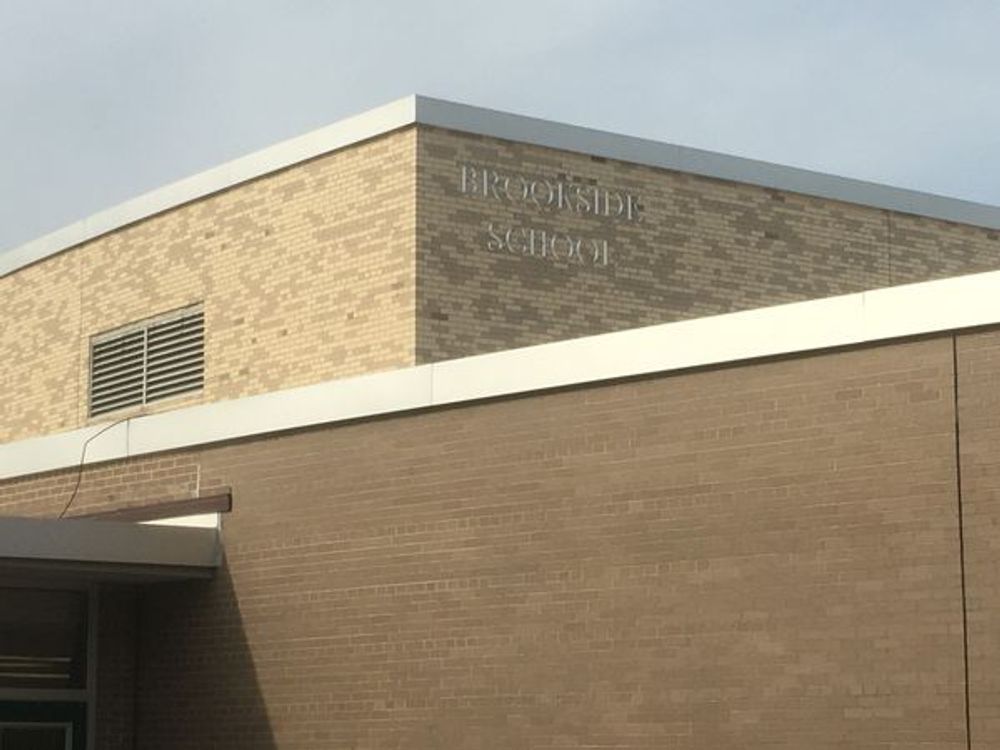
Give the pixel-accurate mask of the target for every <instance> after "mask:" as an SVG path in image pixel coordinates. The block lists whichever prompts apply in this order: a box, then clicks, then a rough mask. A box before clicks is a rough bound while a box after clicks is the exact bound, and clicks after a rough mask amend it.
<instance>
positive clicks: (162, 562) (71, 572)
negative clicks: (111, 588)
mask: <svg viewBox="0 0 1000 750" xmlns="http://www.w3.org/2000/svg"><path fill="white" fill-rule="evenodd" d="M221 560H222V544H221V540H220V536H219V529H218V528H198V527H189V526H164V525H150V524H141V523H124V522H121V521H105V520H87V519H82V520H81V519H61V520H56V519H36V518H0V577H6V576H12V577H14V576H16V577H24V576H30V575H40V576H50V575H59V576H71V577H73V578H78V577H79V578H84V579H89V580H118V581H123V582H135V583H141V582H144V581H149V582H152V581H169V580H173V581H177V580H184V579H191V578H208V577H211V576H212V574H213V573H214V572H215V570H216V568H218V567H219V565H220V563H221Z"/></svg>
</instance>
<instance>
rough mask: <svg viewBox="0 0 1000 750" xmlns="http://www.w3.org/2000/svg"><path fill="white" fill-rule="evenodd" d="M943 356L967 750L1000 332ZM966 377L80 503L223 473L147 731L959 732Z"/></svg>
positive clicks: (279, 457)
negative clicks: (228, 498) (222, 495)
mask: <svg viewBox="0 0 1000 750" xmlns="http://www.w3.org/2000/svg"><path fill="white" fill-rule="evenodd" d="M957 350H958V353H959V365H958V372H959V394H960V410H959V415H960V420H959V424H960V429H961V437H962V440H961V441H960V444H961V454H960V455H961V466H962V482H963V485H964V492H965V493H966V498H965V500H966V501H965V513H964V522H965V525H964V537H965V547H966V556H967V566H966V581H965V586H966V589H967V596H966V598H967V602H968V605H969V623H970V629H969V654H970V657H971V659H970V662H969V663H970V667H971V672H970V677H971V680H970V682H969V683H968V688H969V691H970V694H971V706H972V727H973V743H974V744H973V746H974V747H976V748H983V750H985V748H987V747H993V746H994V745H995V744H996V740H997V729H998V726H1000V724H998V722H997V718H996V717H997V716H998V715H1000V712H998V710H997V706H998V702H997V701H998V697H1000V691H998V688H997V685H998V683H997V681H996V678H995V677H994V676H993V673H994V672H995V671H996V670H995V669H992V668H991V664H993V662H995V661H996V657H997V654H998V653H1000V647H998V644H997V642H996V638H995V634H994V632H993V631H995V630H996V627H995V625H996V620H997V616H998V615H997V613H998V611H1000V610H998V608H997V604H996V602H997V601H998V600H997V596H996V590H997V586H996V575H995V569H996V565H995V560H996V549H995V548H996V544H995V540H994V539H993V538H992V537H993V536H994V534H993V532H994V530H995V528H996V522H997V519H996V518H995V517H996V513H995V512H993V511H992V510H991V508H992V507H993V506H994V505H996V503H995V500H996V498H997V492H998V487H1000V483H998V481H997V477H1000V468H998V467H1000V463H998V461H997V459H996V456H995V451H994V450H992V446H993V445H995V443H996V435H995V434H994V433H995V432H996V427H995V423H996V421H997V420H996V415H995V414H994V412H995V411H996V410H995V409H994V408H993V407H994V406H995V405H996V403H997V397H996V396H995V394H994V391H996V387H995V375H993V374H991V373H993V372H994V371H995V370H996V367H995V365H996V360H997V359H998V358H1000V334H997V333H993V332H986V333H975V334H963V335H961V336H959V337H958V345H957ZM954 384H955V380H954V377H953V341H952V338H951V337H948V336H940V337H933V338H928V339H924V340H920V341H912V342H902V343H894V344H884V345H879V346H872V347H865V348H858V349H853V350H847V351H839V352H827V353H823V354H816V355H810V356H799V357H790V358H786V359H780V360H772V361H762V362H757V363H747V364H742V365H739V366H732V367H726V368H715V369H710V370H704V371H694V372H688V373H679V374H673V375H669V376H658V377H650V378H645V379H640V380H634V381H628V382H621V383H610V384H603V385H597V386H587V387H583V388H579V389H573V390H569V391H562V392H555V393H548V394H538V395H533V396H527V397H522V398H513V399H504V400H498V401H494V402H487V403H479V404H469V405H464V406H461V407H455V408H448V409H441V410H433V411H427V412H423V413H418V414H410V415H404V416H398V417H388V418H381V419H374V420H370V421H362V422H358V423H353V424H346V425H340V426H334V427H329V428H322V429H315V430H306V431H300V432H297V433H292V434H286V435H282V436H272V437H270V438H264V439H254V440H247V441H241V442H239V443H234V444H227V445H219V446H210V447H206V448H203V449H200V450H198V451H191V452H178V453H173V454H164V455H161V456H154V457H150V458H146V459H141V460H132V461H126V462H116V463H112V464H107V465H104V466H100V467H94V468H89V469H88V470H87V471H86V472H85V474H84V479H83V482H82V485H81V493H80V498H81V501H80V502H81V505H80V506H79V507H74V509H73V512H80V513H82V512H85V511H86V510H88V509H93V508H95V507H98V506H99V507H107V506H109V505H114V504H119V505H125V504H139V503H143V502H147V501H148V500H149V499H150V498H153V497H160V496H162V495H161V492H162V491H164V490H168V489H171V488H174V489H175V490H176V491H178V492H183V491H184V490H185V488H188V487H189V486H190V482H191V481H192V479H191V478H192V475H196V476H197V481H199V482H200V483H201V485H202V486H218V485H230V486H232V487H233V491H234V509H233V512H232V513H231V514H230V515H229V516H227V517H226V519H225V525H224V536H225V548H226V567H225V570H224V571H223V572H222V573H221V574H220V575H219V576H218V577H217V578H216V579H215V580H213V581H211V582H199V583H196V584H178V585H160V586H156V587H152V588H148V589H146V590H145V591H144V593H143V596H142V599H141V602H140V606H139V613H138V614H139V618H140V623H141V626H140V627H141V631H140V632H141V638H140V644H139V645H140V648H139V661H138V677H137V681H138V685H139V691H138V696H137V704H136V725H135V732H136V739H137V744H136V746H137V747H142V748H176V747H185V748H195V749H196V748H216V749H218V748H227V747H232V748H237V747H239V748H248V747H249V748H279V747H280V748H282V749H283V750H284V749H288V750H305V749H306V748H315V749H317V750H318V749H319V748H324V750H325V749H326V748H330V747H337V748H354V749H355V750H387V749H388V748H393V749H394V750H432V749H437V748H449V749H452V748H454V749H456V750H485V749H486V748H555V747H576V748H582V747H617V748H665V747H669V748H678V749H685V750H686V749H688V748H690V749H692V750H693V749H694V748H705V747H712V748H720V749H722V750H725V749H726V748H733V749H734V750H735V749H736V748H740V749H741V750H744V749H747V748H751V749H756V748H759V749H760V750H764V749H765V748H766V749H767V750H770V749H772V748H792V747H795V748H799V747H809V748H817V749H818V750H824V749H826V748H837V749H838V750H839V749H844V750H846V749H847V748H851V750H857V749H861V750H876V749H878V750H884V748H890V747H892V748H897V747H898V748H903V747H906V748H916V747H933V748H936V749H937V748H944V749H945V750H960V749H961V748H965V747H966V723H965V692H966V681H965V663H966V662H965V654H964V647H963V644H964V624H963V606H962V603H963V585H962V570H963V567H962V555H961V544H960V528H959V507H960V506H959V501H958V473H957V471H956V462H955V458H956V451H955V446H956V440H955V435H956V433H955V425H956V419H955V416H956V414H955V408H954ZM194 467H196V468H194ZM138 478H142V481H139V482H137V481H136V480H137V479H138ZM71 479H75V475H74V473H73V472H56V473H53V474H50V475H44V476H40V477H37V478H33V479H32V478H28V479H22V480H17V481H14V482H7V483H4V484H0V509H2V512H7V511H9V510H15V512H17V513H18V514H20V515H24V514H35V515H49V514H52V513H53V511H54V510H55V509H57V508H59V507H61V506H62V504H63V503H64V501H65V498H66V497H67V495H66V487H67V485H70V484H71ZM99 700H100V698H99ZM121 731H122V732H124V731H125V730H121Z"/></svg>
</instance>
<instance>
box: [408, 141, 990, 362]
mask: <svg viewBox="0 0 1000 750" xmlns="http://www.w3.org/2000/svg"><path fill="white" fill-rule="evenodd" d="M417 150H418V156H417V167H418V197H417V200H418V205H417V216H418V227H417V237H418V244H419V247H420V254H419V258H418V265H417V290H418V291H417V310H418V312H417V321H418V322H417V359H418V361H420V362H428V361H434V360H440V359H449V358H452V357H457V356H465V355H468V354H474V353H480V352H484V351H494V350H500V349H506V348H511V347H515V346H523V345H528V344H537V343H541V342H545V341H553V340H558V339H564V338H572V337H575V336H583V335H588V334H593V333H602V332H605V331H610V330H617V329H622V328H633V327H636V326H641V325H650V324H654V323H663V322H666V321H670V320H678V319H683V318H692V317H698V316H703V315H713V314H718V313H725V312H732V311H735V310H743V309H749V308H754V307H763V306H767V305H774V304H778V303H783V302H792V301H797V300H804V299H811V298H817V297H827V296H831V295H836V294H845V293H850V292H857V291H861V290H864V289H872V288H877V287H883V286H890V285H893V284H901V283H907V282H912V281H924V280H928V279H934V278H942V277H947V276H956V275H960V274H965V273H973V272H976V271H983V270H990V269H995V268H997V267H1000V264H998V261H997V260H996V258H997V254H998V251H1000V241H998V237H997V233H996V232H995V231H990V230H986V229H981V228H977V227H969V226H963V225H958V224H951V223H948V222H943V221H937V220H933V219H925V218H920V217H914V216H907V215H902V214H897V213H892V212H888V211H882V210H878V209H872V208H865V207H862V206H856V205H851V204H847V203H839V202H836V201H830V200H824V199H820V198H810V197H806V196H802V195H797V194H794V193H788V192H783V191H777V190H769V189H764V188H759V187H754V186H751V185H742V184H738V183H731V182H724V181H721V180H713V179H708V178H703V177H697V176H694V175H688V174H682V173H677V172H670V171H666V170H661V169H654V168H650V167H642V166H638V165H634V164H626V163H620V162H614V161H609V160H607V159H603V158H596V157H590V156H586V155H581V154H573V153H568V152H563V151H556V150H552V149H544V148H540V147H536V146H528V145H523V144H517V143H511V142H506V141H500V140H496V139H492V138H486V137H481V136H475V135H469V134H462V133H455V132H450V131H445V130H440V129H435V128H421V129H420V131H419V133H418V137H417ZM462 163H471V164H473V165H477V166H480V167H483V166H485V167H492V168H496V169H499V170H501V171H503V172H505V173H508V174H521V175H526V176H528V177H530V178H544V179H546V180H549V181H552V182H556V181H559V180H563V181H567V182H570V183H574V184H579V185H585V186H586V185H594V184H596V185H598V186H600V187H602V188H609V189H611V190H615V191H624V192H631V193H633V194H635V195H637V196H638V197H639V199H640V202H641V205H642V208H643V210H642V212H641V215H642V221H641V222H628V221H616V220H613V219H609V218H606V217H595V216H590V215H586V214H576V213H574V212H572V211H568V210H563V211H559V210H554V209H552V208H538V207H536V206H533V205H531V204H529V203H525V202H521V201H514V202H504V201H497V200H492V199H483V198H482V197H479V198H475V197H471V196H470V195H463V194H462V192H461V168H460V165H461V164H462ZM542 197H543V198H544V193H542ZM489 222H495V223H497V224H498V225H500V226H503V227H534V228H542V229H548V230H555V231H558V232H561V233H568V234H571V235H573V236H578V237H588V238H597V239H599V240H601V241H607V242H608V244H609V247H610V249H611V262H610V263H609V265H608V266H607V267H593V266H592V265H581V264H579V263H570V262H566V261H565V260H561V261H560V262H553V261H551V260H548V259H542V258H539V257H525V256H524V255H523V254H517V253H515V254H511V253H509V252H506V251H499V252H496V251H494V252H491V251H490V250H488V249H487V243H488V240H489V234H488V231H487V226H488V223H489Z"/></svg>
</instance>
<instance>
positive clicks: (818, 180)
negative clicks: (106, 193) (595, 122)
mask: <svg viewBox="0 0 1000 750" xmlns="http://www.w3.org/2000/svg"><path fill="white" fill-rule="evenodd" d="M414 124H421V125H429V126H434V127H439V128H446V129H448V130H455V131H460V132H465V133H474V134H476V135H484V136H490V137H494V138H501V139H504V140H509V141H516V142H519V143H527V144H533V145H537V146H545V147H548V148H555V149H561V150H565V151H574V152H578V153H583V154H590V155H593V156H601V157H605V158H608V159H615V160H619V161H625V162H631V163H634V164H640V165H646V166H652V167H659V168H663V169H669V170H675V171H679V172H686V173H688V174H694V175H700V176H703V177H713V178H717V179H721V180H729V181H732V182H739V183H746V184H750V185H757V186H761V187H769V188H775V189H778V190H787V191H790V192H794V193H801V194H803V195H809V196H814V197H819V198H828V199H831V200H837V201H844V202H846V203H855V204H859V205H864V206H871V207H874V208H880V209H888V210H892V211H899V212H901V213H907V214H915V215H918V216H926V217H929V218H933V219H943V220H945V221H952V222H957V223H960V224H971V225H974V226H980V227H985V228H991V229H1000V207H997V206H991V205H987V204H983V203H975V202H972V201H964V200H959V199H956V198H947V197H944V196H939V195H933V194H930V193H922V192H919V191H915V190H906V189H903V188H896V187H890V186H887V185H880V184H877V183H873V182H866V181H864V180H854V179H849V178H846V177H838V176H835V175H830V174H824V173H821V172H813V171H810V170H807V169H798V168H796V167H786V166H781V165H778V164H772V163H769V162H764V161H757V160H754V159H744V158H742V157H738V156H729V155H727V154H720V153H715V152H712V151H703V150H701V149H696V148H688V147H686V146H676V145H672V144H669V143H662V142H659V141H654V140H649V139H646V138H636V137H633V136H627V135H619V134H616V133H609V132H606V131H602V130H594V129H591V128H584V127H578V126H575V125H566V124H562V123H556V122H551V121H549V120H542V119H538V118H535V117H525V116H523V115H515V114H509V113H507V112H498V111H496V110H491V109H484V108H481V107H472V106H468V105H465V104H457V103H455V102H448V101H443V100H440V99H431V98H428V97H424V96H410V97H406V98H405V99H399V100H397V101H395V102H392V103H390V104H386V105H383V106H381V107H378V108H376V109H372V110H369V111H368V112H364V113H362V114H359V115H355V116H354V117H349V118H347V119H344V120H340V121H339V122H336V123H334V124H332V125H329V126H327V127H324V128H320V129H319V130H315V131H313V132H311V133H307V134H306V135H302V136H299V137H297V138H292V139H290V140H287V141H283V142H281V143H278V144H276V145H274V146H270V147H268V148H265V149H263V150H261V151H257V152H255V153H252V154H250V155H248V156H244V157H241V158H239V159H235V160H233V161H230V162H227V163H225V164H222V165H220V166H217V167H214V168H212V169H209V170H207V171H204V172H201V173H199V174H196V175H194V176H192V177H188V178H186V179H183V180H180V181H178V182H174V183H171V184H168V185H165V186H164V187H161V188H159V189H157V190H154V191H152V192H149V193H146V194H144V195H141V196H139V197H137V198H133V199H132V200H129V201H126V202H125V203H122V204H119V205H118V206H115V207H114V208H109V209H107V210H105V211H100V212H98V213H96V214H93V215H92V216H89V217H87V218H85V219H83V220H82V221H78V222H76V223H74V224H70V225H69V226H67V227H64V228H63V229H60V230H57V231H55V232H52V233H51V234H47V235H45V236H43V237H40V238H38V239H36V240H32V241H31V242H28V243H26V244H24V245H21V246H20V247H17V248H14V249H11V250H8V251H6V252H0V277H2V276H5V275H7V274H10V273H13V272H14V271H16V270H18V269H20V268H23V267H25V266H28V265H30V264H32V263H36V262H38V261H40V260H44V259H45V258H48V257H50V256H52V255H55V254H57V253H60V252H62V251H64V250H68V249H70V248H72V247H75V246H76V245H79V244H81V243H83V242H86V241H88V240H91V239H94V238H96V237H100V236H101V235H104V234H107V233H109V232H113V231H114V230H116V229H119V228H121V227H124V226H126V225H128V224H132V223H134V222H136V221H140V220H141V219H145V218H147V217H150V216H153V215H155V214H158V213H161V212H163V211H166V210H168V209H171V208H175V207H177V206H180V205H182V204H184V203H188V202H190V201H193V200H197V199H199V198H203V197H205V196H207V195H211V194H212V193H216V192H219V191H220V190H225V189H227V188H230V187H233V186H234V185H238V184H240V183H242V182H246V181H248V180H253V179H255V178H257V177H261V176H263V175H266V174H269V173H271V172H275V171H278V170H280V169H284V168H286V167H289V166H292V165H294V164H298V163H300V162H303V161H306V160H308V159H312V158H314V157H317V156H320V155H322V154H325V153H329V152H331V151H335V150H337V149H340V148H344V147H345V146H349V145H351V144H354V143H359V142H361V141H364V140H367V139H369V138H373V137H376V136H379V135H382V134H384V133H389V132H391V131H393V130H397V129H399V128H403V127H407V126H409V125H414Z"/></svg>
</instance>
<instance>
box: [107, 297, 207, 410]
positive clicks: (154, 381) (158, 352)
mask: <svg viewBox="0 0 1000 750" xmlns="http://www.w3.org/2000/svg"><path fill="white" fill-rule="evenodd" d="M204 374H205V315H204V313H203V312H201V311H198V312H195V313H190V312H189V313H186V314H183V315H179V316H173V317H171V318H169V319H160V320H156V321H152V322H151V323H148V324H146V325H144V326H142V327H140V328H134V327H133V328H131V329H130V330H129V331H127V332H125V333H120V334H117V335H112V336H110V337H105V338H102V339H101V340H99V341H95V342H94V344H93V346H92V347H91V352H90V413H91V415H97V414H104V413H105V412H109V411H115V410H117V409H124V408H125V407H128V406H138V405H141V404H145V403H148V402H150V401H156V400H157V399H161V398H167V397H169V396H174V395H176V394H179V393H186V392H187V391H196V390H198V389H199V388H201V387H202V384H203V382H204Z"/></svg>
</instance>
